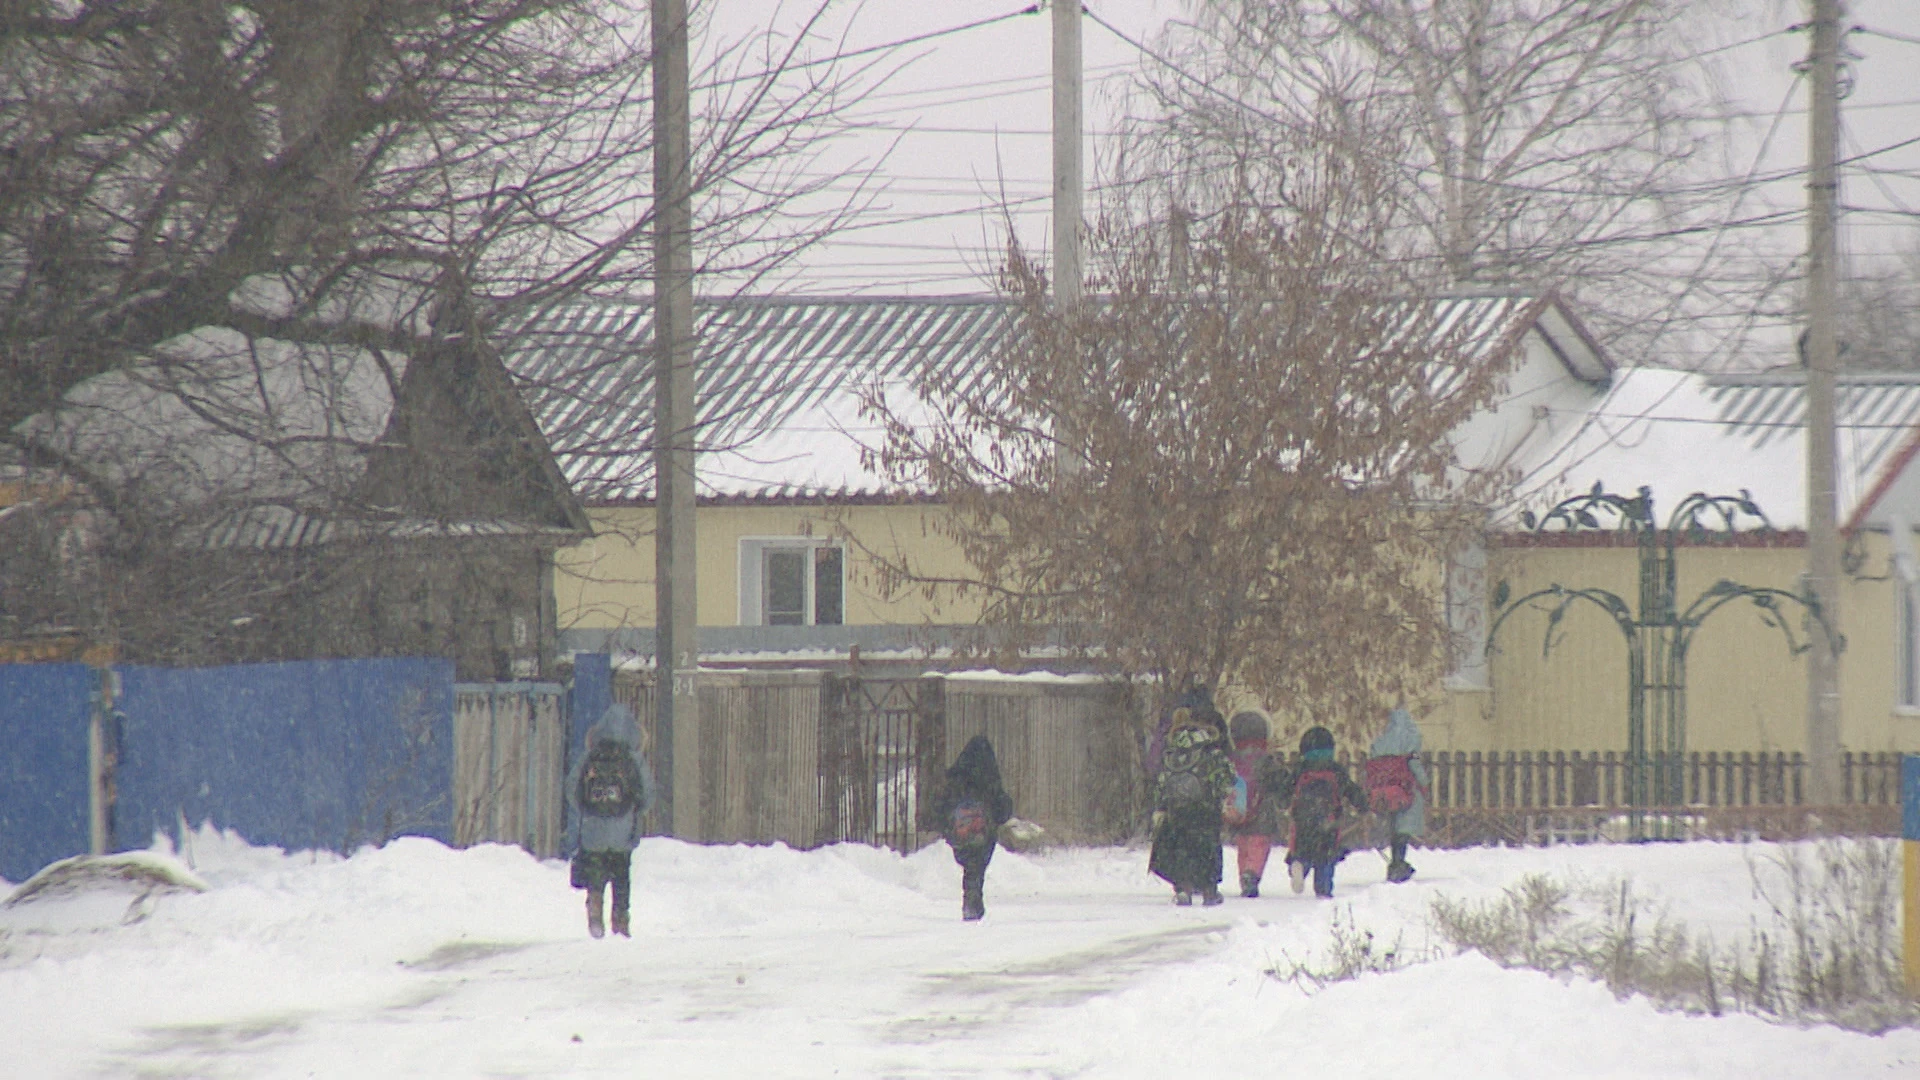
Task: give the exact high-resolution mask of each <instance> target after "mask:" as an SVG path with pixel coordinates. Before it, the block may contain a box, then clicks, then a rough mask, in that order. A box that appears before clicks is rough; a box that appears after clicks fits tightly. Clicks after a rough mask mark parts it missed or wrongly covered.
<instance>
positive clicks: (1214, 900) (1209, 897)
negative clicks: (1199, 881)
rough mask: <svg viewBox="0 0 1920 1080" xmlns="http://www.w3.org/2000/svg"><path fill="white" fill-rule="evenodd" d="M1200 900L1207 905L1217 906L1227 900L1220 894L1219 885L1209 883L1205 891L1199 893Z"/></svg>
mask: <svg viewBox="0 0 1920 1080" xmlns="http://www.w3.org/2000/svg"><path fill="white" fill-rule="evenodd" d="M1200 902H1201V903H1202V904H1205V905H1206V906H1208V907H1218V906H1219V905H1221V904H1224V903H1226V902H1227V901H1226V898H1225V897H1223V896H1221V895H1220V889H1219V886H1216V885H1209V886H1207V889H1206V891H1205V892H1203V893H1201V894H1200Z"/></svg>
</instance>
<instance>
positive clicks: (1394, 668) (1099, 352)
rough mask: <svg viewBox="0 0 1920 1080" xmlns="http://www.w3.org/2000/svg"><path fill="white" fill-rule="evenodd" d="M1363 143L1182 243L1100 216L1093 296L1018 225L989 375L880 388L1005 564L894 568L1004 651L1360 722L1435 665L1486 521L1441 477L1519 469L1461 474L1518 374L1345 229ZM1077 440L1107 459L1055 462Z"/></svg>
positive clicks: (913, 481) (930, 477) (967, 543)
mask: <svg viewBox="0 0 1920 1080" xmlns="http://www.w3.org/2000/svg"><path fill="white" fill-rule="evenodd" d="M1356 160H1359V159H1342V158H1339V157H1334V156H1329V157H1325V158H1322V159H1321V160H1320V161H1319V162H1317V163H1316V169H1315V170H1305V169H1303V170H1301V172H1300V173H1299V177H1300V179H1299V180H1298V182H1297V185H1296V186H1295V187H1294V188H1293V189H1292V194H1293V196H1294V198H1293V200H1292V203H1291V205H1290V206H1289V208H1288V209H1287V210H1286V211H1284V212H1273V213H1268V212H1263V211H1260V210H1252V209H1238V208H1236V209H1229V210H1227V211H1224V212H1222V213H1220V214H1218V215H1216V216H1215V217H1213V218H1212V219H1210V220H1209V221H1208V222H1207V223H1205V224H1204V225H1203V226H1202V227H1200V228H1198V229H1196V231H1195V232H1194V234H1193V238H1192V241H1191V244H1192V247H1191V251H1190V252H1189V253H1188V254H1187V257H1185V258H1183V259H1182V258H1170V254H1171V253H1170V252H1169V251H1168V250H1167V248H1166V247H1165V245H1163V244H1161V243H1159V242H1157V241H1156V240H1154V239H1153V238H1152V237H1153V236H1154V232H1153V231H1152V230H1147V229H1139V228H1133V227H1130V225H1131V223H1130V222H1113V223H1111V224H1110V225H1109V226H1108V227H1105V228H1102V229H1100V230H1098V231H1097V233H1096V235H1095V237H1094V238H1093V242H1092V243H1091V245H1090V247H1091V249H1092V253H1093V258H1092V259H1091V260H1090V262H1091V263H1093V264H1094V265H1095V266H1097V267H1098V269H1097V271H1096V272H1095V274H1094V275H1093V279H1092V281H1091V282H1090V289H1089V295H1090V296H1096V297H1097V298H1098V299H1097V300H1094V301H1091V302H1089V303H1088V304H1087V305H1086V306H1085V308H1084V309H1083V310H1082V311H1080V312H1077V313H1073V314H1063V313H1061V312H1059V311H1057V310H1055V309H1053V308H1052V307H1050V306H1049V304H1048V302H1047V296H1048V291H1047V288H1046V284H1047V283H1046V281H1045V277H1044V274H1043V273H1042V272H1041V270H1040V269H1039V268H1038V267H1037V266H1036V265H1035V263H1034V261H1033V260H1032V259H1031V258H1030V257H1028V256H1027V254H1026V253H1025V252H1022V251H1020V250H1018V249H1017V248H1016V249H1015V250H1014V251H1013V252H1012V255H1011V258H1010V262H1009V266H1008V270H1007V272H1006V278H1005V284H1006V290H1007V292H1008V293H1009V294H1010V297H1011V299H1012V300H1013V301H1014V302H1016V303H1017V304H1018V305H1019V308H1020V311H1021V314H1022V320H1023V326H1022V332H1021V333H1019V334H1017V335H1013V338H1012V343H1011V344H1010V345H1009V346H1008V347H1007V348H1006V349H1005V350H1004V351H1003V352H1001V353H1000V354H999V355H998V356H997V357H996V358H995V359H994V361H993V363H992V365H991V367H990V369H989V371H987V372H986V373H985V374H983V375H980V376H979V377H978V378H973V377H971V375H972V373H969V375H968V376H961V377H956V376H954V375H952V374H951V373H942V372H937V371H936V372H931V373H929V375H928V376H927V377H926V379H925V381H924V383H923V385H922V386H921V388H920V391H919V393H918V394H915V395H905V396H903V395H901V394H899V393H897V392H896V393H893V394H887V393H881V392H876V393H874V394H872V395H871V396H870V398H869V408H870V409H871V410H872V412H873V413H874V414H875V415H876V416H878V417H879V418H880V419H881V420H883V421H884V423H885V426H886V430H887V432H888V435H887V439H886V443H885V446H884V448H877V449H876V455H877V457H878V459H879V460H880V461H881V463H882V464H883V465H884V466H885V467H886V469H887V470H888V471H889V472H890V474H891V475H892V477H893V478H894V479H895V480H896V481H897V482H899V483H901V484H904V485H911V486H915V487H925V488H929V489H931V491H932V492H934V493H935V495H936V497H937V498H938V500H939V501H941V502H942V503H943V504H944V505H945V506H946V507H947V508H948V509H949V510H950V511H951V515H950V518H949V522H950V523H949V525H948V529H949V530H950V533H951V536H952V538H953V539H954V540H955V541H956V542H957V544H958V545H959V547H960V549H961V550H962V551H963V552H964V554H965V555H966V558H967V560H968V562H969V563H970V564H971V566H973V567H977V568H979V569H978V571H977V572H976V573H975V574H972V575H968V576H964V577H961V578H938V577H935V576H931V575H929V574H928V573H927V572H926V571H925V570H924V568H922V567H919V566H916V565H914V564H913V563H912V562H911V561H908V560H903V559H898V558H896V559H894V560H892V561H890V562H887V563H885V564H884V566H885V569H884V572H883V574H882V577H883V579H884V580H883V584H885V585H886V586H888V587H891V588H901V589H904V588H922V589H924V588H927V587H929V586H933V587H936V588H938V587H943V586H944V587H948V588H952V589H955V590H958V591H959V592H960V593H961V594H962V595H965V596H968V597H971V598H975V599H978V600H979V601H980V602H981V604H982V605H983V610H984V615H983V618H982V625H983V628H984V629H985V630H986V631H987V632H988V633H987V635H986V637H985V639H984V640H983V643H982V647H983V648H988V649H993V650H1006V651H1011V652H1018V651H1023V650H1027V649H1031V648H1033V647H1035V646H1038V645H1042V644H1046V643H1048V642H1051V643H1052V645H1053V646H1055V647H1064V648H1066V649H1069V650H1071V651H1073V652H1075V653H1077V654H1079V655H1082V656H1084V657H1087V658H1089V659H1092V660H1094V661H1096V662H1099V663H1103V664H1105V665H1108V666H1109V667H1110V668H1111V669H1113V670H1117V671H1120V672H1125V673H1128V674H1132V675H1144V676H1151V677H1157V679H1158V681H1159V683H1160V685H1161V686H1163V687H1171V688H1178V687H1185V686H1188V685H1190V684H1191V683H1193V682H1196V681H1197V682H1200V683H1204V684H1207V685H1211V686H1218V685H1220V684H1221V683H1222V682H1223V680H1230V681H1233V682H1237V683H1238V684H1240V685H1243V686H1245V687H1248V688H1251V689H1252V690H1254V691H1256V692H1258V693H1259V694H1260V695H1262V696H1263V697H1264V698H1265V700H1266V701H1267V702H1268V703H1269V704H1271V705H1273V706H1275V707H1276V708H1278V709H1281V710H1283V711H1284V712H1287V713H1289V714H1292V715H1293V716H1294V717H1296V718H1299V719H1308V718H1311V719H1312V720H1313V721H1315V722H1321V723H1329V724H1334V725H1336V726H1349V725H1354V724H1358V723H1361V722H1363V720H1364V719H1370V718H1372V717H1373V716H1374V715H1376V712H1377V710H1378V708H1379V707H1380V706H1381V705H1382V704H1383V703H1390V702H1391V701H1393V700H1394V699H1396V698H1397V697H1398V696H1399V695H1401V694H1418V693H1422V692H1424V691H1425V690H1426V689H1428V688H1430V687H1431V686H1432V685H1434V684H1435V681H1436V680H1437V679H1438V677H1439V675H1440V673H1441V671H1440V665H1442V664H1443V663H1444V662H1445V656H1446V654H1447V643H1448V639H1447V634H1446V628H1445V625H1444V615H1443V612H1442V599H1441V595H1440V585H1441V583H1440V579H1439V575H1438V573H1437V572H1436V568H1437V567H1438V566H1439V565H1441V563H1440V561H1439V560H1440V557H1441V556H1442V555H1443V554H1444V552H1445V551H1446V550H1447V549H1448V547H1449V545H1450V543H1451V539H1450V538H1452V537H1455V536H1457V535H1458V531H1459V529H1460V528H1462V527H1463V524H1464V521H1465V518H1464V517H1463V516H1462V513H1461V511H1460V510H1456V509H1454V507H1455V505H1456V504H1454V503H1452V502H1450V501H1447V500H1442V499H1440V498H1439V497H1438V496H1439V495H1440V493H1441V492H1442V491H1443V490H1446V491H1447V492H1448V493H1449V494H1450V495H1451V496H1454V497H1458V498H1460V499H1462V500H1465V501H1466V502H1468V503H1470V502H1471V501H1472V500H1473V499H1474V498H1476V497H1479V498H1490V497H1492V495H1493V490H1494V486H1495V485H1496V484H1497V482H1498V478H1493V477H1484V478H1473V477H1467V476H1465V475H1464V474H1463V473H1461V472H1460V470H1459V469H1458V468H1457V463H1456V461H1455V459H1454V452H1453V449H1452V445H1451V442H1450V436H1451V433H1452V432H1454V430H1455V429H1456V427H1457V426H1458V425H1459V424H1460V423H1461V422H1462V421H1464V420H1465V419H1466V418H1467V417H1468V416H1469V415H1470V414H1471V413H1472V412H1473V411H1474V410H1475V409H1476V408H1478V407H1480V406H1481V405H1483V404H1484V403H1486V402H1487V401H1488V400H1489V399H1490V397H1491V395H1492V394H1493V393H1494V392H1495V390H1496V388H1497V386H1498V385H1499V383H1500V382H1501V378H1500V375H1501V371H1500V365H1499V364H1498V363H1495V362H1492V361H1491V360H1490V358H1489V357H1488V356H1487V355H1485V353H1484V351H1483V350H1481V349H1479V347H1478V346H1480V345H1481V344H1483V343H1480V342H1476V341H1475V340H1474V339H1473V338H1472V336H1471V332H1470V331H1469V330H1468V328H1467V327H1468V325H1469V323H1470V322H1471V320H1464V319H1459V318H1450V314H1449V313H1450V311H1451V314H1452V316H1457V315H1458V314H1459V312H1458V310H1457V309H1450V308H1449V307H1448V305H1447V304H1444V303H1434V302H1430V301H1426V300H1421V299H1415V298H1414V294H1412V293H1410V292H1409V291H1408V290H1409V288H1410V287H1411V286H1412V285H1413V282H1412V281H1410V279H1409V278H1408V276H1407V275H1406V274H1405V273H1404V267H1403V264H1399V263H1395V262H1393V261H1390V260H1389V261H1383V260H1381V259H1379V258H1378V257H1377V252H1376V251H1375V250H1374V248H1373V246H1372V245H1371V244H1369V243H1366V242H1365V240H1364V238H1358V237H1356V236H1355V235H1354V234H1353V232H1352V231H1351V230H1349V229H1348V228H1347V224H1348V223H1350V222H1351V221H1353V220H1354V219H1355V218H1354V215H1357V214H1361V213H1362V212H1363V210H1364V207H1365V205H1366V204H1367V203H1368V201H1369V200H1370V199H1372V198H1374V196H1375V194H1376V191H1377V184H1378V183H1379V182H1380V180H1381V178H1380V177H1379V176H1378V174H1377V172H1375V171H1373V170H1369V169H1365V168H1355V167H1352V166H1354V163H1355V161H1356ZM1058 432H1073V433H1075V435H1074V438H1075V441H1076V445H1075V446H1074V447H1072V448H1065V447H1062V446H1061V445H1060V443H1059V441H1058V438H1057V437H1056V433H1058ZM1069 449H1070V450H1071V451H1072V452H1075V453H1078V454H1081V455H1082V456H1083V457H1084V459H1085V461H1086V467H1085V468H1084V469H1081V470H1072V471H1067V470H1058V469H1056V468H1055V463H1056V462H1057V460H1058V459H1059V457H1060V455H1061V454H1062V453H1063V452H1067V451H1068V450H1069ZM1462 505H1463V506H1464V504H1462Z"/></svg>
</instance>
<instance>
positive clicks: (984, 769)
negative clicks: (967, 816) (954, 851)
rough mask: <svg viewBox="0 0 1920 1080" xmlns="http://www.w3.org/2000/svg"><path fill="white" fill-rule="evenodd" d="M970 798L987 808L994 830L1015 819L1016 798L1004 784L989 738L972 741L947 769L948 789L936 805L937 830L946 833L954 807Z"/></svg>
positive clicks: (977, 738)
mask: <svg viewBox="0 0 1920 1080" xmlns="http://www.w3.org/2000/svg"><path fill="white" fill-rule="evenodd" d="M968 796H972V797H973V798H976V799H979V800H980V801H981V802H983V803H985V804H986V806H987V819H988V823H989V824H990V825H991V826H992V828H993V829H998V828H999V827H1000V826H1002V825H1005V824H1006V823H1007V820H1008V819H1009V818H1011V817H1013V797H1012V796H1010V795H1008V794H1007V789H1006V788H1005V787H1003V786H1002V785H1001V783H1000V760H999V759H998V758H996V757H995V756H994V753H993V743H992V742H991V741H989V740H988V739H987V737H986V736H985V735H975V736H974V737H973V738H971V739H968V740H967V745H966V746H965V747H963V748H961V750H960V756H959V757H957V758H954V759H953V764H952V765H950V766H948V767H947V783H946V787H945V789H944V790H943V791H941V792H940V800H939V802H937V803H936V804H935V805H934V814H935V827H936V828H938V829H941V830H942V831H944V830H945V829H946V827H947V823H948V822H949V821H951V820H952V818H953V808H954V806H955V805H956V804H958V803H959V802H960V800H961V799H963V798H966V797H968Z"/></svg>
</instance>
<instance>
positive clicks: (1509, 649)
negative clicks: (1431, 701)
mask: <svg viewBox="0 0 1920 1080" xmlns="http://www.w3.org/2000/svg"><path fill="white" fill-rule="evenodd" d="M1888 548H1889V544H1888V541H1887V538H1886V537H1885V536H1884V535H1881V534H1866V535H1864V536H1862V538H1861V541H1860V545H1859V548H1858V551H1859V555H1860V558H1859V560H1858V564H1859V569H1858V570H1857V572H1855V573H1854V574H1852V575H1850V576H1849V577H1848V579H1847V581H1846V583H1845V585H1844V587H1843V590H1842V593H1841V631H1842V633H1843V634H1844V635H1845V636H1846V651H1845V653H1844V654H1843V655H1842V657H1841V693H1842V718H1841V723H1842V728H1841V740H1842V743H1843V745H1844V746H1845V748H1846V749H1848V750H1853V751H1861V752H1869V751H1888V750H1894V751H1914V750H1920V715H1915V714H1912V713H1910V712H1902V711H1900V710H1898V709H1896V707H1895V698H1896V693H1897V677H1898V673H1899V669H1898V657H1897V655H1896V653H1897V651H1898V648H1899V634H1898V626H1897V624H1896V622H1895V618H1896V612H1897V608H1896V606H1895V600H1896V598H1897V594H1896V592H1895V587H1894V584H1893V583H1892V582H1891V581H1889V580H1886V575H1887V574H1888V558H1887V555H1888ZM1637 560H1638V553H1637V551H1636V550H1635V549H1633V548H1630V547H1623V548H1596V547H1580V548H1518V547H1506V548H1496V550H1495V551H1494V553H1493V557H1492V560H1491V567H1490V569H1491V573H1490V574H1489V580H1490V581H1491V582H1495V583H1497V582H1499V581H1501V580H1502V579H1504V580H1506V581H1507V582H1508V583H1509V587H1510V589H1511V593H1512V595H1513V596H1514V597H1516V598H1517V597H1520V596H1524V595H1526V594H1527V593H1529V592H1531V591H1533V590H1534V589H1538V588H1545V587H1547V586H1550V585H1553V584H1556V583H1558V584H1562V585H1565V586H1568V587H1595V588H1604V589H1607V590H1609V591H1612V592H1614V593H1616V594H1618V595H1619V596H1621V597H1622V598H1623V599H1625V600H1626V601H1627V602H1628V604H1629V605H1630V606H1631V607H1632V608H1633V609H1635V610H1636V611H1637V609H1638V600H1639V596H1638V591H1639V570H1638V561H1637ZM1678 563H1679V566H1678V571H1679V601H1680V604H1681V607H1682V609H1683V610H1684V608H1685V606H1686V605H1687V604H1688V603H1689V602H1691V601H1692V600H1693V599H1694V598H1695V597H1697V596H1699V595H1700V594H1701V593H1702V592H1703V591H1705V590H1706V589H1708V588H1710V587H1711V586H1712V585H1713V584H1714V583H1715V582H1716V581H1719V580H1721V579H1723V578H1725V579H1729V580H1733V581H1735V582H1738V583H1741V584H1746V585H1762V586H1772V587H1775V588H1780V589H1786V590H1790V591H1791V590H1794V589H1796V587H1797V578H1798V576H1799V574H1800V572H1801V570H1802V569H1803V568H1804V567H1805V565H1806V550H1805V548H1803V547H1799V546H1792V547H1768V548H1755V547H1741V548H1709V547H1694V548H1682V549H1681V550H1680V553H1679V558H1678ZM1783 610H1787V609H1783ZM1761 615H1762V613H1761V612H1760V611H1759V610H1758V609H1757V608H1755V607H1754V606H1753V605H1752V604H1751V603H1749V602H1747V601H1744V600H1742V601H1735V602H1733V603H1730V604H1728V605H1727V606H1725V607H1723V608H1721V609H1720V610H1719V611H1718V612H1716V613H1715V614H1714V615H1712V616H1711V617H1710V618H1708V619H1707V620H1706V621H1705V622H1704V623H1703V624H1702V625H1701V627H1700V629H1699V630H1698V632H1697V633H1696V635H1695V636H1694V639H1693V642H1694V643H1693V646H1692V649H1691V651H1690V654H1689V657H1688V663H1687V667H1686V679H1687V688H1686V711H1687V712H1686V717H1687V745H1688V747H1689V748H1690V749H1696V750H1784V751H1789V752H1792V751H1804V750H1805V749H1806V729H1805V724H1806V719H1805V717H1806V674H1805V672H1806V668H1805V658H1804V656H1796V655H1794V654H1792V653H1791V652H1790V650H1789V648H1788V646H1787V644H1786V640H1785V638H1784V637H1783V636H1782V635H1781V633H1780V631H1779V630H1778V629H1776V628H1774V627H1772V626H1768V625H1767V624H1766V623H1765V622H1764V621H1763V619H1762V617H1761ZM1789 622H1790V624H1791V625H1792V626H1793V627H1794V628H1795V630H1796V631H1799V630H1800V620H1799V617H1798V616H1797V614H1792V615H1790V617H1789ZM1547 626H1548V618H1547V615H1546V614H1545V612H1544V611H1542V612H1521V613H1518V614H1516V615H1514V616H1513V617H1512V618H1509V619H1508V620H1507V621H1506V623H1505V624H1504V625H1502V626H1501V627H1500V629H1499V631H1498V633H1497V635H1496V637H1495V640H1494V645H1495V649H1496V651H1495V653H1494V655H1493V662H1492V672H1491V679H1490V680H1489V687H1488V688H1487V690H1485V691H1479V692H1474V691H1452V692H1449V693H1447V694H1446V695H1445V699H1444V701H1443V702H1442V703H1441V704H1440V705H1439V706H1438V707H1436V708H1434V709H1433V710H1432V711H1431V712H1430V713H1429V714H1428V715H1427V716H1426V717H1424V718H1423V720H1422V727H1423V729H1424V730H1425V732H1426V735H1427V740H1428V748H1429V749H1434V750H1540V749H1598V750H1606V749H1618V750H1624V749H1625V748H1626V745H1627V685H1628V675H1627V651H1626V641H1625V638H1624V636H1623V635H1622V634H1621V632H1620V630H1619V629H1618V628H1617V627H1616V626H1615V624H1614V622H1613V621H1612V619H1611V618H1610V617H1609V616H1607V615H1606V614H1605V613H1604V612H1602V611H1601V610H1599V609H1598V608H1597V607H1593V606H1591V605H1587V604H1581V605H1579V606H1578V607H1576V608H1574V609H1572V610H1570V611H1569V612H1568V614H1567V616H1566V618H1565V620H1564V621H1563V622H1562V624H1561V626H1560V627H1559V628H1558V629H1557V630H1556V634H1559V635H1561V636H1560V637H1559V638H1558V640H1557V642H1556V644H1555V645H1554V648H1553V650H1552V652H1551V654H1550V655H1547V656H1545V657H1543V656H1542V653H1541V646H1542V642H1543V638H1544V635H1545V634H1546V631H1547ZM1801 636H1802V638H1803V639H1804V633H1802V634H1801Z"/></svg>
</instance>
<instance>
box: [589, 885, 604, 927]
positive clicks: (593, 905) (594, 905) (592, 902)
mask: <svg viewBox="0 0 1920 1080" xmlns="http://www.w3.org/2000/svg"><path fill="white" fill-rule="evenodd" d="M606 904H607V899H606V897H605V896H603V895H602V894H601V892H600V890H598V889H595V890H593V891H592V892H589V893H588V894H587V933H588V934H590V935H592V936H593V937H596V938H602V937H606V936H607V925H606V922H605V920H604V919H603V918H602V915H603V913H604V912H605V911H606Z"/></svg>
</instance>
